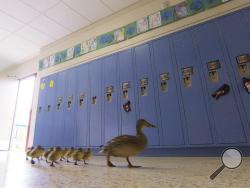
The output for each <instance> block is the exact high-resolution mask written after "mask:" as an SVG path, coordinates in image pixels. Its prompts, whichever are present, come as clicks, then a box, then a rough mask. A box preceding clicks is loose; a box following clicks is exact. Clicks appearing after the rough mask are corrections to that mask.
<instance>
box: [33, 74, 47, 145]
mask: <svg viewBox="0 0 250 188" xmlns="http://www.w3.org/2000/svg"><path fill="white" fill-rule="evenodd" d="M46 87H47V86H46V78H41V81H40V89H39V98H38V104H37V114H36V126H35V134H34V141H33V145H34V146H36V145H41V144H42V143H41V142H42V136H43V135H42V131H43V126H44V123H43V121H44V114H45V110H46V108H45V106H46V96H47V95H46V90H45V89H46Z"/></svg>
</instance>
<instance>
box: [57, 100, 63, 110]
mask: <svg viewBox="0 0 250 188" xmlns="http://www.w3.org/2000/svg"><path fill="white" fill-rule="evenodd" d="M61 105H62V97H57V102H56V109H57V110H60V109H61Z"/></svg>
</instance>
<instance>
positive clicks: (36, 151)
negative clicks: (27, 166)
mask: <svg viewBox="0 0 250 188" xmlns="http://www.w3.org/2000/svg"><path fill="white" fill-rule="evenodd" d="M90 156H91V150H90V148H88V149H87V150H83V149H82V148H78V149H75V148H74V147H71V148H64V149H62V148H61V147H58V146H57V147H52V148H50V149H48V150H45V149H44V148H43V147H41V146H36V147H31V148H29V149H28V151H27V153H26V160H28V159H29V157H30V158H31V164H35V161H34V159H35V158H36V159H37V160H38V161H40V159H42V158H43V157H44V158H45V159H46V162H47V163H49V164H50V166H52V167H54V166H55V165H54V163H57V164H58V161H59V160H60V161H63V160H66V161H67V163H69V162H70V159H73V161H74V164H75V165H77V162H78V161H83V162H84V164H87V163H86V160H89V158H90Z"/></svg>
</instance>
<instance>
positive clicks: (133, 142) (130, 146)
mask: <svg viewBox="0 0 250 188" xmlns="http://www.w3.org/2000/svg"><path fill="white" fill-rule="evenodd" d="M144 127H149V128H155V127H156V126H155V125H152V124H150V123H149V122H147V121H146V120H144V119H139V120H138V121H137V123H136V136H132V135H121V136H117V137H115V138H113V139H112V140H110V141H108V142H107V144H106V145H105V146H104V147H103V149H102V150H101V152H102V153H104V154H106V155H107V165H108V166H109V167H115V165H114V164H112V163H111V161H110V157H111V156H114V157H126V160H127V162H128V167H129V168H138V167H140V166H134V165H132V164H131V162H130V161H129V157H130V156H134V155H137V154H138V153H139V152H141V151H142V150H144V149H145V148H146V147H147V143H148V140H147V137H146V135H145V134H144V133H143V132H142V130H143V128H144Z"/></svg>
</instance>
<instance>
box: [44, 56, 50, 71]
mask: <svg viewBox="0 0 250 188" xmlns="http://www.w3.org/2000/svg"><path fill="white" fill-rule="evenodd" d="M48 67H49V57H46V58H44V59H43V68H48Z"/></svg>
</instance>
